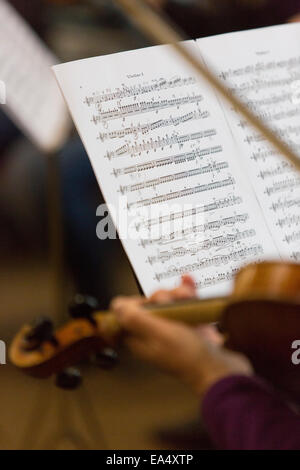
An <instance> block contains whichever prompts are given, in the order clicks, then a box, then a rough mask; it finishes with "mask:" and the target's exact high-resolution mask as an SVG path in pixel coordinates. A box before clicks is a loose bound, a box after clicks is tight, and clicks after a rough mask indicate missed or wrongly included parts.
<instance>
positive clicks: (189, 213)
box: [136, 195, 243, 230]
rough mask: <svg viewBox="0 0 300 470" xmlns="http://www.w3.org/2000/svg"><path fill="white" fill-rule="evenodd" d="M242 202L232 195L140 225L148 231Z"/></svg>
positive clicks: (239, 198)
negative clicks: (158, 225) (156, 226)
mask: <svg viewBox="0 0 300 470" xmlns="http://www.w3.org/2000/svg"><path fill="white" fill-rule="evenodd" d="M242 201H243V200H242V198H241V197H236V196H233V195H232V196H229V197H226V198H224V199H217V200H215V201H214V202H212V203H210V204H206V205H204V206H196V207H193V208H192V209H186V210H182V211H179V212H172V213H171V214H168V215H161V216H160V217H158V218H155V219H149V220H147V221H145V222H144V223H143V224H142V225H143V226H144V227H147V228H148V229H150V228H151V227H153V226H154V225H157V224H163V223H168V222H171V221H174V220H176V219H184V218H187V217H193V216H196V215H197V214H203V213H206V212H211V211H216V210H218V209H223V208H225V207H231V206H237V205H239V204H241V203H242ZM136 228H137V230H139V228H140V224H138V225H137V226H136Z"/></svg>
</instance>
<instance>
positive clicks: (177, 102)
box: [82, 52, 279, 287]
mask: <svg viewBox="0 0 300 470" xmlns="http://www.w3.org/2000/svg"><path fill="white" fill-rule="evenodd" d="M146 53H147V52H146ZM163 63H164V61H162V64H163ZM146 68H147V67H146ZM148 75H149V73H148ZM164 75H165V76H163V74H162V73H161V72H160V74H159V76H158V77H155V76H154V77H153V72H152V71H151V73H150V76H151V77H152V78H151V79H150V80H147V79H146V76H147V74H146V73H145V72H144V70H143V72H141V73H137V74H130V73H127V74H126V76H128V77H129V78H128V79H127V80H126V82H125V81H124V82H123V84H122V85H121V86H114V85H113V84H112V85H111V86H110V87H107V86H106V87H104V88H103V89H100V90H99V88H97V91H94V92H92V93H85V94H84V95H85V98H84V97H83V99H82V102H83V104H84V106H85V109H86V110H88V116H89V122H90V125H91V129H92V130H93V131H92V132H93V134H94V135H95V148H98V151H97V155H98V156H97V161H96V160H95V164H96V167H98V166H99V168H100V167H101V165H102V162H103V168H104V174H106V175H107V174H108V175H109V177H111V176H113V177H114V180H113V181H114V183H113V182H112V180H111V179H109V177H108V181H107V183H106V182H105V185H111V186H112V185H113V186H114V191H115V193H116V194H118V195H119V196H122V197H124V198H125V199H126V208H127V214H128V217H129V219H130V221H131V222H132V223H131V222H130V223H131V225H132V227H133V230H134V232H135V236H136V240H137V242H136V243H137V245H136V246H137V250H141V251H139V253H140V257H141V261H142V260H144V261H143V262H144V263H145V264H147V266H148V267H149V269H150V272H151V273H152V278H153V279H154V280H155V281H156V282H160V280H168V279H172V278H175V277H176V276H178V275H180V273H181V272H191V273H194V274H195V276H196V282H198V283H199V286H200V285H201V286H207V287H212V286H213V285H214V284H218V283H220V282H225V281H229V280H230V279H231V277H232V275H233V273H234V272H235V269H236V266H235V265H237V264H239V263H240V262H242V261H243V260H244V259H248V258H250V259H251V260H253V258H255V259H256V258H257V257H258V256H260V254H261V253H262V251H263V248H262V247H261V244H260V243H259V233H258V232H259V230H260V228H257V226H256V224H255V219H254V218H253V217H252V216H250V214H249V206H247V203H246V200H245V199H247V198H248V195H247V194H246V196H245V192H244V188H243V185H242V184H240V183H239V170H238V169H237V167H236V165H235V163H234V162H235V156H234V152H235V150H234V146H233V145H231V144H230V143H229V140H230V139H229V138H228V134H227V127H226V126H227V124H226V121H225V120H224V115H223V113H222V110H221V109H220V108H218V107H217V101H216V98H215V96H213V95H212V96H211V95H209V94H207V92H206V89H204V88H203V85H201V84H199V81H198V80H195V78H194V77H191V76H185V75H184V74H178V75H176V77H175V78H172V77H170V76H169V74H168V70H165V73H164ZM173 77H174V72H173ZM90 89H91V88H90ZM274 119H275V118H274ZM278 119H279V116H278ZM242 125H243V129H246V126H245V125H244V124H243V123H242ZM247 135H250V134H249V132H248V134H247ZM250 143H251V142H250ZM253 153H258V151H256V152H253ZM257 158H262V157H261V156H259V157H257ZM99 171H100V170H99ZM107 171H109V173H106V172H107ZM262 178H267V174H266V173H263V174H262ZM165 206H166V207H167V212H166V211H165ZM124 207H125V206H124ZM155 209H156V210H155ZM145 211H146V212H145ZM250 241H251V244H250V245H249V243H250ZM203 253H205V258H203ZM201 254H202V255H201ZM199 256H201V258H202V259H199ZM191 258H194V259H196V261H195V262H194V263H192V264H189V260H190V259H191ZM174 261H176V269H173V268H172V263H173V262H174ZM153 279H152V282H153Z"/></svg>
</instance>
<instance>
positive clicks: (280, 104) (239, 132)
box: [198, 23, 300, 260]
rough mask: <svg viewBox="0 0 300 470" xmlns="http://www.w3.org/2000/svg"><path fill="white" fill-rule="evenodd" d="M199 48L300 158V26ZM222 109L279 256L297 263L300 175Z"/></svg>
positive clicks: (228, 37)
mask: <svg viewBox="0 0 300 470" xmlns="http://www.w3.org/2000/svg"><path fill="white" fill-rule="evenodd" d="M198 45H199V48H200V50H201V53H202V55H203V57H204V60H205V61H206V62H207V63H208V62H209V63H210V64H213V66H214V67H215V68H216V69H217V70H218V73H219V75H220V76H221V77H222V79H223V80H225V83H226V84H227V86H229V87H230V88H231V89H232V90H233V91H234V92H235V93H237V95H238V96H239V97H240V98H242V100H243V101H244V102H245V103H246V104H247V106H250V108H251V109H252V110H253V111H254V112H255V113H257V114H258V115H259V116H260V117H261V118H263V119H264V120H266V121H267V123H268V124H269V125H271V126H272V127H273V129H274V130H275V131H276V132H278V133H279V135H280V136H281V137H282V138H283V139H284V140H285V141H286V142H287V143H288V144H289V145H290V146H291V147H293V148H294V149H295V151H297V152H298V153H299V154H300V152H299V150H300V100H299V96H300V24H297V23H295V24H290V25H280V26H275V27H271V28H263V29H258V30H252V31H244V32H241V33H232V34H225V35H222V36H215V37H212V38H205V39H200V40H199V41H198ZM224 106H225V109H226V113H227V116H228V120H229V121H230V125H231V127H232V131H233V133H234V136H235V138H236V141H237V143H238V145H239V149H240V160H241V162H242V163H243V164H245V169H246V171H247V173H248V174H249V176H250V178H251V181H252V185H253V188H254V190H255V192H256V194H257V197H258V200H259V203H260V205H261V207H262V210H263V213H264V216H265V219H266V221H267V224H268V227H269V230H270V232H271V233H272V236H273V239H274V241H275V243H276V245H277V247H278V250H279V252H280V254H281V255H282V257H283V258H288V259H291V260H299V259H300V250H299V243H300V175H299V173H298V172H296V170H295V169H294V168H293V167H292V166H291V165H290V164H289V163H288V162H287V161H286V160H285V159H284V157H282V156H279V155H278V153H277V152H276V151H275V150H274V149H273V148H271V146H270V145H269V144H268V143H267V142H266V141H265V140H263V139H262V137H261V136H260V135H259V134H258V133H257V132H256V131H255V130H254V129H253V128H252V127H250V126H249V125H248V124H247V123H246V122H245V120H244V119H243V118H241V117H240V115H238V114H237V113H234V112H231V111H232V110H230V109H229V105H227V104H225V103H224Z"/></svg>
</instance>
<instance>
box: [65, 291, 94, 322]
mask: <svg viewBox="0 0 300 470" xmlns="http://www.w3.org/2000/svg"><path fill="white" fill-rule="evenodd" d="M98 309H99V303H98V300H97V299H96V298H95V297H92V296H90V295H82V294H77V295H75V297H74V300H73V302H71V304H70V305H69V313H70V315H71V317H72V318H86V319H87V320H89V321H90V322H91V323H93V324H95V323H96V322H95V320H94V319H93V313H94V312H95V311H96V310H98Z"/></svg>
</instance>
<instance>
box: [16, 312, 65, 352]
mask: <svg viewBox="0 0 300 470" xmlns="http://www.w3.org/2000/svg"><path fill="white" fill-rule="evenodd" d="M53 331H54V327H53V322H52V320H51V319H50V318H48V317H39V318H37V319H36V320H35V322H34V323H33V325H32V327H31V329H30V331H29V332H28V333H27V334H26V336H25V345H24V348H25V349H26V350H28V351H33V350H35V349H38V348H39V347H40V346H41V345H42V343H44V342H45V341H50V342H51V343H52V344H54V345H55V346H57V345H58V342H57V339H56V338H55V336H54V333H53Z"/></svg>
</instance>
